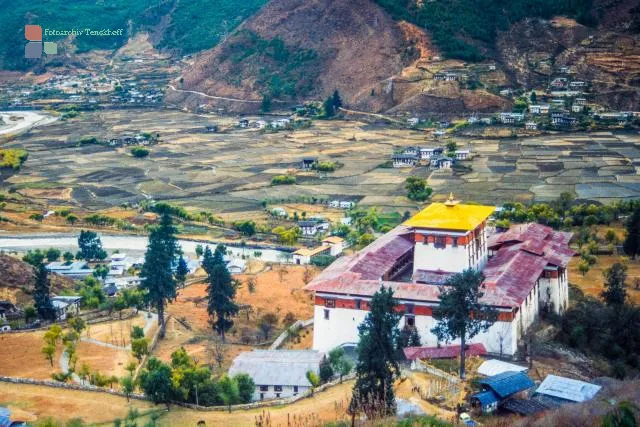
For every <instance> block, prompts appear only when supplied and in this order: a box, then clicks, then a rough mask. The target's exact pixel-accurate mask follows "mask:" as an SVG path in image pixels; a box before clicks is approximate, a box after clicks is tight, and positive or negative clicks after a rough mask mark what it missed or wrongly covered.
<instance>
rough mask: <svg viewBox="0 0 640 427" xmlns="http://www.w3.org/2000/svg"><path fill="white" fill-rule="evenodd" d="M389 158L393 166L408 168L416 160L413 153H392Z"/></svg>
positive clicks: (414, 163)
mask: <svg viewBox="0 0 640 427" xmlns="http://www.w3.org/2000/svg"><path fill="white" fill-rule="evenodd" d="M391 160H392V161H393V167H394V168H410V167H413V166H415V165H416V163H417V162H418V158H417V157H416V156H415V155H413V154H394V155H393V157H392V158H391Z"/></svg>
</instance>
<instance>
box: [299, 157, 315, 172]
mask: <svg viewBox="0 0 640 427" xmlns="http://www.w3.org/2000/svg"><path fill="white" fill-rule="evenodd" d="M317 163H318V158H317V157H304V158H303V159H302V160H300V169H302V170H309V169H313V168H314V167H315V165H316V164H317Z"/></svg>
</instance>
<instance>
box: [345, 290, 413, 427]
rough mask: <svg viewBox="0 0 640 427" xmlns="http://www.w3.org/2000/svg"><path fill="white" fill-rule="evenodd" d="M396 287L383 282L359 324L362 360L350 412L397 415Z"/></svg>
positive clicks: (359, 343) (357, 373) (359, 358)
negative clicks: (394, 289)
mask: <svg viewBox="0 0 640 427" xmlns="http://www.w3.org/2000/svg"><path fill="white" fill-rule="evenodd" d="M394 306H395V300H394V298H393V291H392V290H391V289H390V288H385V287H384V286H382V287H381V288H380V290H379V291H377V292H376V293H375V294H374V295H373V298H372V299H371V311H369V313H368V314H367V316H366V317H365V319H364V321H363V322H362V323H361V324H360V326H359V327H358V335H359V338H360V341H359V342H358V347H357V352H358V363H357V365H356V384H355V386H354V388H353V395H352V397H351V403H350V404H349V412H350V413H351V414H352V415H353V416H355V415H356V414H358V413H360V412H364V414H365V415H366V416H367V417H368V418H369V419H375V418H382V417H387V416H392V415H395V412H396V402H395V397H394V393H393V381H394V378H395V377H396V376H397V375H398V374H399V373H400V368H399V366H398V363H397V361H396V360H395V349H396V346H395V343H396V342H397V340H398V335H399V330H398V321H399V320H400V317H401V314H400V313H397V312H396V311H394Z"/></svg>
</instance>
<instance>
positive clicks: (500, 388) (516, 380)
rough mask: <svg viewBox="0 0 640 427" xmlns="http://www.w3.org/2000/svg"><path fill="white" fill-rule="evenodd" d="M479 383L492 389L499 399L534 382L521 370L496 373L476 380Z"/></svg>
mask: <svg viewBox="0 0 640 427" xmlns="http://www.w3.org/2000/svg"><path fill="white" fill-rule="evenodd" d="M478 383H479V384H482V385H484V386H485V387H487V388H489V389H491V390H493V391H494V392H495V393H496V394H497V395H498V396H499V397H500V398H501V399H505V398H507V397H509V396H511V395H513V394H516V393H519V392H521V391H524V390H527V389H530V388H531V387H533V386H535V384H534V382H533V381H532V380H531V378H529V377H528V376H527V374H525V373H523V372H513V371H507V372H503V373H501V374H498V375H494V376H491V377H487V378H481V379H479V380H478Z"/></svg>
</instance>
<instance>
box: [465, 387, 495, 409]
mask: <svg viewBox="0 0 640 427" xmlns="http://www.w3.org/2000/svg"><path fill="white" fill-rule="evenodd" d="M471 398H473V399H478V400H479V401H480V403H481V404H482V406H483V407H485V406H488V405H491V404H492V403H497V402H498V400H500V399H499V398H498V396H496V394H495V393H494V392H493V391H491V390H487V391H481V392H480V393H476V394H474V395H472V396H471Z"/></svg>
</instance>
